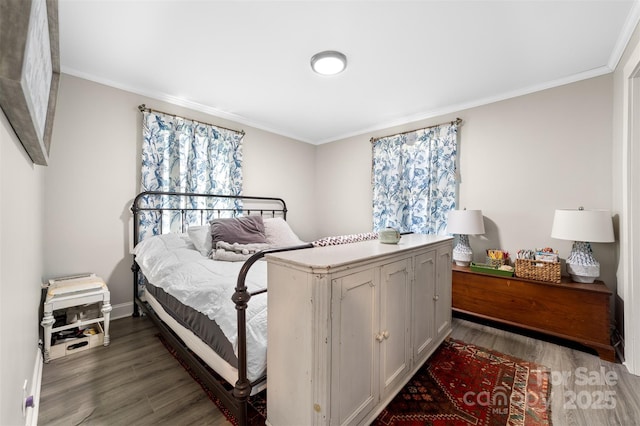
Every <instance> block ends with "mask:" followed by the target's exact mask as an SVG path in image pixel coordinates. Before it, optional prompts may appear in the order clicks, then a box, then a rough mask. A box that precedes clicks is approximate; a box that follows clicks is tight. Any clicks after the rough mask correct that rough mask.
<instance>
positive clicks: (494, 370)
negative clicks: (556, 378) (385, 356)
mask: <svg viewBox="0 0 640 426" xmlns="http://www.w3.org/2000/svg"><path fill="white" fill-rule="evenodd" d="M549 376H550V371H549V369H548V368H546V367H544V366H541V365H538V364H534V363H531V362H526V361H523V360H521V359H518V358H514V357H511V356H508V355H505V354H502V353H500V352H497V351H493V350H489V349H485V348H481V347H478V346H475V345H471V344H468V343H464V342H461V341H457V340H454V339H448V340H446V341H445V342H444V343H443V344H442V345H441V346H440V347H439V348H438V350H436V352H435V353H434V354H433V355H432V356H431V358H429V360H428V361H427V362H426V363H425V365H424V366H423V367H422V368H421V369H420V370H419V371H418V372H417V373H416V374H415V375H414V376H413V377H412V378H411V380H410V381H409V383H407V385H406V386H405V387H404V388H403V389H402V390H401V391H400V393H399V394H398V395H397V396H396V397H395V398H394V399H393V400H392V401H391V402H390V403H389V405H388V406H387V407H386V408H385V409H384V411H383V412H382V413H381V414H380V415H379V416H378V418H377V419H376V420H375V422H374V423H373V425H376V426H383V425H394V426H417V425H434V426H440V425H461V426H462V425H464V426H466V425H483V426H497V425H514V426H515V425H523V426H525V425H526V426H529V425H550V424H551V412H550V405H549V395H550V391H551V384H550V382H549Z"/></svg>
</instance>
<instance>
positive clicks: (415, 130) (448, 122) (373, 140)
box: [371, 118, 462, 143]
mask: <svg viewBox="0 0 640 426" xmlns="http://www.w3.org/2000/svg"><path fill="white" fill-rule="evenodd" d="M461 123H462V118H456V119H455V120H453V121H447V122H445V123H438V124H434V125H432V126H427V127H422V128H420V129H414V130H407V131H406V132H400V133H394V134H392V135H387V136H379V137H377V138H371V143H374V142H376V141H378V140H380V139H383V138H388V137H390V136H399V135H406V134H407V133H413V132H417V131H419V130H424V129H430V128H432V127H438V126H442V125H443V124H456V125H458V126H459V125H460V124H461Z"/></svg>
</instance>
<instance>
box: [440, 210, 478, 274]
mask: <svg viewBox="0 0 640 426" xmlns="http://www.w3.org/2000/svg"><path fill="white" fill-rule="evenodd" d="M447 232H448V233H449V234H458V244H456V246H455V247H454V248H453V260H454V262H456V265H459V266H469V264H470V263H471V261H472V260H473V252H472V251H471V246H469V235H479V234H484V221H483V220H482V210H449V217H448V219H447Z"/></svg>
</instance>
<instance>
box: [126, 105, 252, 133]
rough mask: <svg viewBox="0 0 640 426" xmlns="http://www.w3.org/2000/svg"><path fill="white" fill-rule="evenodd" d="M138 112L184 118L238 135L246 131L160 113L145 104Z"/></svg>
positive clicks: (140, 106)
mask: <svg viewBox="0 0 640 426" xmlns="http://www.w3.org/2000/svg"><path fill="white" fill-rule="evenodd" d="M138 110H140V112H155V113H158V114H164V115H169V116H171V117H177V118H184V119H186V120H191V121H195V122H196V123H200V124H205V125H207V126H214V127H218V128H220V129H224V130H229V131H231V132H236V133H240V134H241V135H244V130H236V129H230V128H228V127H223V126H219V125H217V124H211V123H205V122H203V121H200V120H194V119H192V118H186V117H182V116H180V115H176V114H171V113H168V112H164V111H158V110H157V109H151V108H147V106H146V105H145V104H142V105H138Z"/></svg>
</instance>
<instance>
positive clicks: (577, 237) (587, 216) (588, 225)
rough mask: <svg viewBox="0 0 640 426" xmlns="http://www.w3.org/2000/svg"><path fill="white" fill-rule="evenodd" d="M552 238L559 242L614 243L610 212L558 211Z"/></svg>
mask: <svg viewBox="0 0 640 426" xmlns="http://www.w3.org/2000/svg"><path fill="white" fill-rule="evenodd" d="M551 238H557V239H559V240H571V241H585V242H591V243H612V242H614V241H615V239H614V236H613V222H612V220H611V212H610V211H608V210H582V209H576V210H570V209H561V210H556V213H555V215H554V217H553V227H552V228H551Z"/></svg>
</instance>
